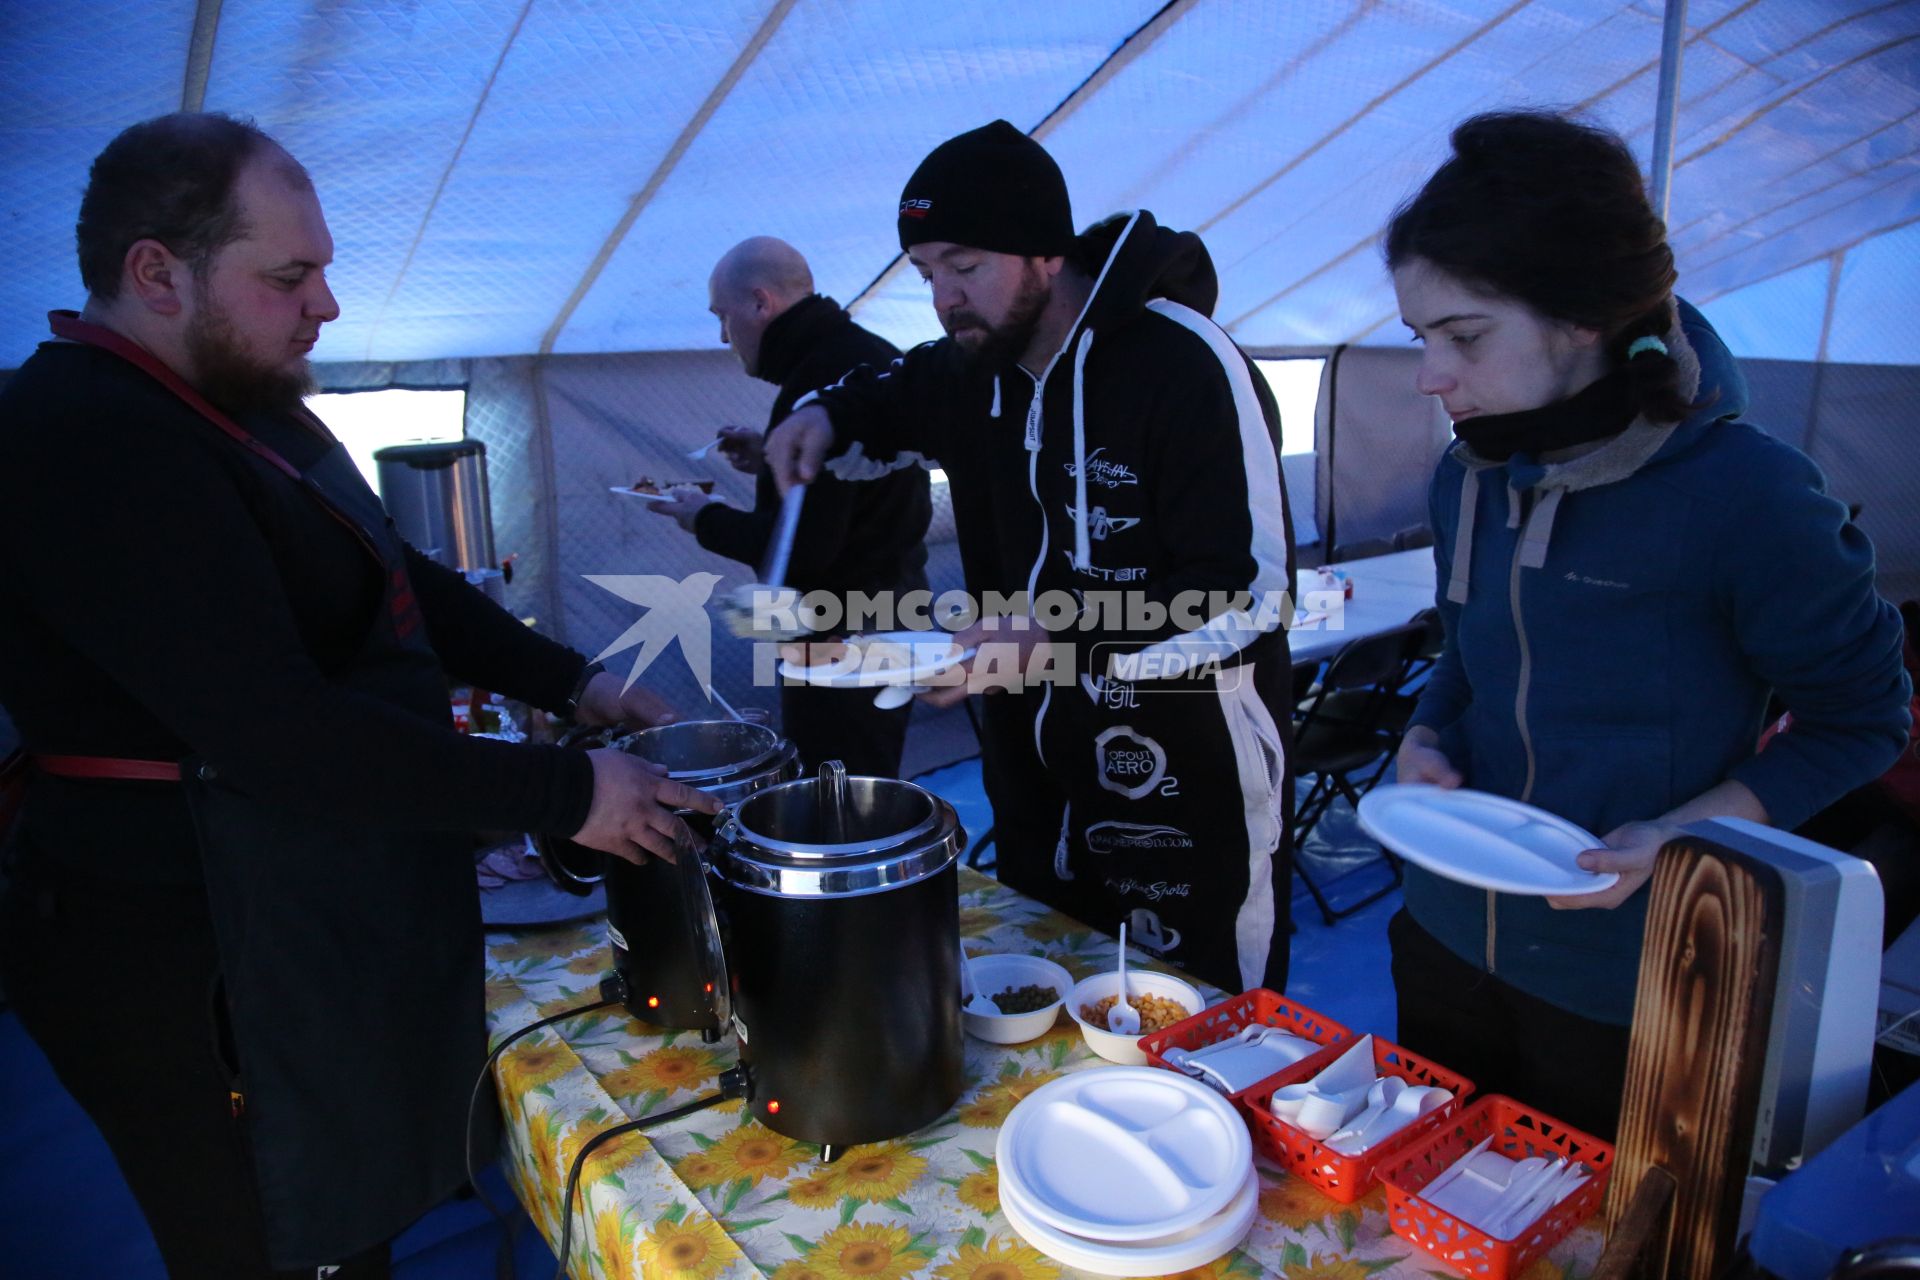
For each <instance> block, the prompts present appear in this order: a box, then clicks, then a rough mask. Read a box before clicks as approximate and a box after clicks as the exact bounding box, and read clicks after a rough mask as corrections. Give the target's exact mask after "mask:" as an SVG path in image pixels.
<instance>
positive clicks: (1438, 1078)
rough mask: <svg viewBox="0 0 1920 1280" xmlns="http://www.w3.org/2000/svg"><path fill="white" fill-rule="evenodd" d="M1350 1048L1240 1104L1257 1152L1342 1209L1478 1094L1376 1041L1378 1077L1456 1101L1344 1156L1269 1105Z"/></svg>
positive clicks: (1307, 1062) (1297, 1067)
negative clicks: (1438, 1091) (1446, 1093)
mask: <svg viewBox="0 0 1920 1280" xmlns="http://www.w3.org/2000/svg"><path fill="white" fill-rule="evenodd" d="M1349 1047H1350V1046H1347V1045H1341V1044H1333V1045H1329V1046H1327V1047H1326V1048H1324V1049H1322V1050H1320V1052H1318V1053H1316V1054H1314V1055H1313V1056H1312V1057H1311V1058H1303V1059H1301V1060H1300V1061H1299V1062H1296V1063H1294V1064H1293V1065H1292V1066H1290V1067H1288V1068H1287V1069H1286V1070H1285V1071H1282V1072H1281V1073H1280V1074H1279V1075H1276V1076H1273V1077H1270V1078H1269V1079H1268V1080H1266V1081H1265V1082H1264V1083H1262V1084H1261V1085H1259V1086H1258V1087H1257V1088H1254V1089H1250V1090H1248V1091H1247V1096H1246V1097H1245V1098H1244V1099H1243V1100H1242V1103H1241V1105H1242V1106H1243V1107H1244V1108H1245V1110H1246V1113H1247V1117H1248V1123H1249V1124H1250V1125H1251V1126H1252V1128H1253V1144H1254V1146H1256V1147H1258V1148H1259V1149H1260V1150H1261V1151H1262V1152H1264V1153H1265V1154H1266V1156H1267V1158H1268V1159H1270V1160H1272V1161H1273V1162H1274V1163H1276V1164H1278V1165H1279V1166H1280V1167H1281V1168H1282V1169H1284V1170H1286V1171H1287V1172H1288V1173H1291V1174H1294V1175H1296V1176H1298V1177H1301V1178H1305V1179H1306V1180H1307V1181H1308V1182H1311V1183H1312V1184H1313V1185H1314V1186H1316V1187H1318V1188H1320V1189H1321V1190H1322V1191H1324V1192H1326V1193H1327V1194H1328V1195H1329V1196H1332V1197H1333V1198H1334V1199H1335V1200H1338V1201H1339V1202H1340V1203H1341V1204H1352V1203H1353V1202H1354V1201H1356V1200H1358V1199H1359V1198H1360V1197H1361V1196H1363V1195H1365V1194H1366V1193H1367V1192H1368V1191H1369V1190H1370V1189H1371V1188H1372V1187H1373V1184H1374V1180H1375V1178H1374V1175H1375V1171H1376V1170H1377V1169H1378V1168H1379V1167H1380V1166H1382V1165H1383V1164H1394V1163H1397V1161H1396V1160H1395V1156H1396V1155H1397V1154H1398V1153H1399V1152H1401V1151H1404V1150H1406V1149H1407V1148H1408V1147H1410V1146H1412V1145H1413V1144H1414V1143H1415V1142H1417V1141H1419V1140H1420V1139H1421V1138H1423V1137H1425V1136H1426V1135H1427V1134H1429V1133H1432V1132H1433V1131H1434V1130H1435V1129H1437V1128H1438V1127H1440V1126H1441V1125H1443V1124H1446V1123H1447V1122H1448V1121H1450V1120H1452V1118H1453V1117H1454V1116H1456V1115H1458V1114H1459V1112H1460V1110H1461V1108H1462V1107H1463V1106H1464V1105H1465V1102H1466V1099H1467V1096H1468V1095H1469V1094H1471V1093H1472V1092H1473V1081H1471V1080H1469V1079H1467V1078H1466V1077H1465V1076H1463V1075H1461V1074H1459V1073H1458V1072H1456V1071H1449V1070H1448V1069H1447V1068H1445V1067H1443V1066H1441V1065H1440V1064H1438V1063H1436V1062H1428V1061H1427V1060H1426V1059H1425V1058H1423V1057H1421V1056H1419V1055H1418V1054H1416V1053H1413V1052H1411V1051H1410V1050H1407V1049H1403V1048H1401V1047H1400V1046H1399V1045H1397V1044H1394V1043H1392V1042H1391V1041H1388V1040H1382V1039H1381V1038H1380V1037H1379V1036H1375V1037H1374V1038H1373V1070H1374V1074H1375V1075H1376V1076H1389V1075H1391V1076H1398V1077H1400V1078H1401V1079H1402V1080H1405V1081H1406V1082H1407V1083H1408V1084H1410V1085H1435V1086H1438V1087H1439V1088H1442V1089H1448V1090H1451V1091H1452V1092H1453V1100H1452V1101H1451V1102H1448V1103H1446V1104H1445V1105H1443V1106H1441V1107H1439V1108H1437V1109H1436V1110H1434V1111H1433V1112H1431V1113H1429V1114H1428V1115H1424V1116H1422V1117H1420V1118H1419V1119H1418V1120H1415V1121H1414V1122H1413V1123H1412V1124H1409V1125H1408V1126H1407V1127H1406V1128H1404V1129H1402V1130H1400V1132H1398V1133H1396V1134H1393V1135H1391V1136H1390V1137H1388V1138H1386V1139H1384V1140H1383V1141H1381V1142H1380V1143H1378V1144H1377V1145H1375V1146H1373V1147H1370V1148H1368V1149H1367V1150H1366V1151H1364V1152H1362V1153H1361V1154H1359V1155H1357V1156H1350V1155H1344V1154H1342V1153H1341V1152H1338V1151H1335V1150H1334V1149H1333V1148H1332V1147H1329V1146H1328V1145H1326V1144H1325V1143H1324V1142H1321V1141H1319V1140H1318V1139H1316V1138H1313V1137H1311V1136H1309V1135H1308V1134H1306V1133H1303V1132H1301V1131H1300V1130H1299V1129H1296V1128H1294V1127H1293V1126H1292V1125H1290V1124H1288V1123H1287V1122H1286V1121H1284V1120H1282V1119H1280V1118H1279V1117H1277V1116H1275V1115H1274V1114H1273V1112H1272V1111H1271V1110H1269V1104H1270V1103H1271V1102H1272V1100H1273V1095H1274V1094H1275V1093H1276V1092H1278V1091H1279V1090H1281V1089H1284V1088H1285V1087H1286V1086H1288V1085H1290V1084H1296V1083H1299V1082H1300V1081H1303V1080H1311V1079H1313V1078H1314V1077H1315V1076H1317V1075H1319V1074H1320V1072H1321V1071H1323V1070H1325V1069H1326V1068H1327V1067H1330V1066H1332V1065H1333V1063H1334V1061H1335V1060H1336V1059H1338V1058H1339V1057H1340V1055H1341V1054H1343V1053H1345V1052H1346V1051H1347V1049H1348V1048H1349ZM1475 1141H1476V1142H1477V1141H1479V1139H1477V1138H1476V1139H1475Z"/></svg>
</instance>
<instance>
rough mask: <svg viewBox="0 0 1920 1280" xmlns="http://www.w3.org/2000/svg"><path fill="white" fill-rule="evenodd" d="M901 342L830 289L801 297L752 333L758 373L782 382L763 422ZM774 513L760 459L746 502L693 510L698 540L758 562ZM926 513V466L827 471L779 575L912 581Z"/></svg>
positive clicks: (805, 585) (882, 361)
mask: <svg viewBox="0 0 1920 1280" xmlns="http://www.w3.org/2000/svg"><path fill="white" fill-rule="evenodd" d="M899 354H900V353H899V351H898V350H896V349H895V348H894V346H893V345H892V344H891V343H889V342H888V341H887V340H886V339H884V338H881V337H878V336H877V335H875V334H871V333H869V332H867V331H866V330H865V329H862V328H861V327H860V326H859V325H857V324H855V323H854V322H853V318H852V317H851V316H849V315H848V314H847V313H846V312H845V311H843V310H841V309H840V306H839V304H838V303H836V302H834V300H833V299H832V298H823V297H821V296H820V295H819V294H817V293H816V294H814V295H812V296H811V297H807V298H802V299H801V300H800V301H799V302H796V303H794V304H793V305H792V306H791V307H788V308H787V309H786V310H785V311H783V312H781V313H780V314H779V315H778V316H776V317H774V320H773V323H772V324H769V325H768V326H767V329H766V332H765V333H764V334H762V335H761V338H760V369H759V372H758V374H757V375H756V376H758V377H760V378H764V379H765V380H766V381H768V382H771V383H773V384H775V385H776V386H778V387H779V388H780V394H779V395H778V396H776V397H774V401H773V412H772V414H771V415H770V416H769V417H768V419H767V429H768V430H769V431H771V430H772V429H773V428H774V427H775V426H778V425H779V423H780V422H781V420H782V419H784V418H785V417H786V416H787V415H788V414H790V413H792V412H793V405H794V401H796V400H798V399H800V397H802V396H804V395H806V394H808V393H809V392H812V391H818V390H819V389H820V388H822V387H825V386H829V385H831V384H833V383H835V382H838V381H839V380H840V379H841V378H842V377H843V376H845V375H846V374H847V373H848V372H849V371H850V370H853V369H856V368H859V367H861V366H873V367H878V368H883V369H884V368H885V367H886V366H887V365H888V363H889V362H891V361H892V360H893V358H894V357H895V356H897V355H899ZM779 513H780V494H779V492H778V491H777V490H776V489H775V488H774V483H773V473H772V472H771V471H769V470H768V469H767V468H765V467H762V468H760V475H759V478H758V479H757V480H756V481H755V483H754V500H753V510H751V511H739V510H736V509H734V508H732V507H729V506H725V505H723V504H721V503H718V502H715V503H710V504H708V505H707V506H706V507H705V508H703V509H702V510H701V512H700V514H699V515H698V516H697V517H695V519H694V524H693V528H694V536H695V537H697V538H698V539H699V540H700V545H701V546H703V547H705V548H706V549H707V550H709V551H712V552H714V553H716V554H718V555H723V556H726V557H728V558H729V559H732V560H739V561H741V562H743V563H745V564H748V565H752V566H755V567H756V568H757V567H759V564H760V561H761V560H762V559H764V558H765V556H766V554H767V540H768V539H769V538H771V537H772V536H773V527H774V523H775V521H776V519H777V518H778V516H779ZM931 517H932V504H931V502H930V500H929V498H928V486H927V473H926V471H925V470H924V469H923V468H920V467H909V468H906V469H904V470H901V471H897V472H895V473H893V474H892V475H889V476H888V477H887V478H886V479H885V480H882V481H879V482H877V483H874V484H845V483H842V482H841V481H838V480H835V479H833V478H832V477H829V476H822V477H821V478H820V480H819V482H818V483H816V484H814V485H811V486H809V487H808V489H807V497H806V501H805V504H804V505H803V506H802V507H801V508H800V527H799V528H798V529H796V530H795V531H794V535H793V558H792V560H791V561H790V563H789V565H788V569H787V582H788V584H789V585H791V586H793V587H796V588H798V589H799V590H800V591H803V592H805V591H816V590H819V591H831V592H834V593H836V594H841V595H844V594H845V593H846V592H849V591H866V592H875V591H897V590H901V589H903V588H907V587H911V586H916V585H918V578H919V575H920V572H921V570H923V569H924V568H925V567H926V563H927V548H926V541H925V540H926V536H927V523H928V521H929V520H930V519H931Z"/></svg>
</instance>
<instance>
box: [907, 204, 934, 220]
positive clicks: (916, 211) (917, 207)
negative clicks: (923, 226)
mask: <svg viewBox="0 0 1920 1280" xmlns="http://www.w3.org/2000/svg"><path fill="white" fill-rule="evenodd" d="M932 212H933V201H931V200H902V201H901V202H900V216H901V217H903V218H924V217H926V216H927V215H928V214H929V213H932Z"/></svg>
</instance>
